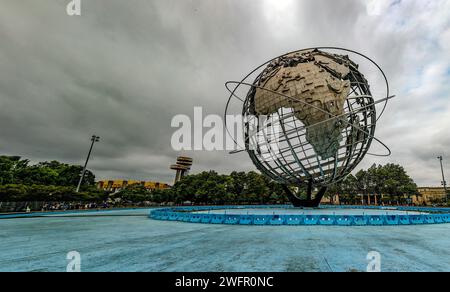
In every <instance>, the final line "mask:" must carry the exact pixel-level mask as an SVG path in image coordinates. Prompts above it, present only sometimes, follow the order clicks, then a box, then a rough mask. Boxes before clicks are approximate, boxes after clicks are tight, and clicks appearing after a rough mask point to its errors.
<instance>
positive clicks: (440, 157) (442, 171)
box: [437, 155, 448, 202]
mask: <svg viewBox="0 0 450 292" xmlns="http://www.w3.org/2000/svg"><path fill="white" fill-rule="evenodd" d="M437 158H438V159H439V162H440V163H441V173H442V182H441V184H442V185H443V186H444V193H445V200H446V201H447V202H448V195H447V182H446V181H445V176H444V167H443V166H442V159H443V158H442V155H441V156H438V157H437Z"/></svg>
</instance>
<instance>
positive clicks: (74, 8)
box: [66, 0, 81, 16]
mask: <svg viewBox="0 0 450 292" xmlns="http://www.w3.org/2000/svg"><path fill="white" fill-rule="evenodd" d="M66 12H67V15H69V16H80V15H81V0H72V1H70V2H69V3H68V4H67V6H66Z"/></svg>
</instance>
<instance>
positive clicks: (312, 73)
mask: <svg viewBox="0 0 450 292" xmlns="http://www.w3.org/2000/svg"><path fill="white" fill-rule="evenodd" d="M350 63H351V61H350V60H349V59H348V58H347V57H344V56H339V57H338V56H336V55H331V54H329V53H326V52H322V51H319V50H311V51H305V52H297V53H293V54H289V55H285V56H282V57H280V58H278V59H276V60H274V61H273V62H271V63H270V64H269V65H268V66H267V67H266V69H265V70H264V71H263V73H262V75H261V78H260V80H259V82H258V86H260V87H263V88H264V89H261V88H256V92H255V96H254V100H255V110H256V113H257V114H262V115H270V114H272V113H274V112H276V111H278V110H279V109H280V108H282V107H285V108H292V109H293V110H294V116H295V117H296V118H297V119H299V120H300V121H301V122H302V123H303V124H304V125H305V126H306V140H307V141H308V142H309V143H310V144H311V145H312V146H313V148H314V150H315V152H316V153H317V154H318V155H319V156H320V157H321V158H322V159H327V158H330V157H333V156H334V155H335V154H336V152H337V150H338V148H339V143H340V142H341V141H342V139H343V136H342V134H341V131H342V129H343V127H344V126H345V125H344V124H343V123H342V122H341V121H340V120H339V119H331V118H332V117H334V116H340V115H342V114H344V102H345V100H346V98H347V97H348V96H349V93H350V81H349V80H348V79H346V76H347V75H348V74H349V73H350V69H349V66H350ZM352 65H353V66H355V65H354V64H352ZM266 89H267V90H266ZM280 94H281V95H280Z"/></svg>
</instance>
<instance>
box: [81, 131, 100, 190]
mask: <svg viewBox="0 0 450 292" xmlns="http://www.w3.org/2000/svg"><path fill="white" fill-rule="evenodd" d="M91 141H92V143H91V147H90V148H89V153H88V156H87V158H86V162H85V163H84V167H83V172H82V173H81V177H80V181H79V182H78V186H77V190H76V192H77V193H78V192H79V191H80V187H81V183H82V182H83V179H84V174H85V173H86V167H87V164H88V162H89V158H90V157H91V153H92V148H93V147H94V143H95V142H98V141H100V137H99V136H95V135H93V136H92V137H91Z"/></svg>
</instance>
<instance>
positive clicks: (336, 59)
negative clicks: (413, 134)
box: [225, 48, 391, 207]
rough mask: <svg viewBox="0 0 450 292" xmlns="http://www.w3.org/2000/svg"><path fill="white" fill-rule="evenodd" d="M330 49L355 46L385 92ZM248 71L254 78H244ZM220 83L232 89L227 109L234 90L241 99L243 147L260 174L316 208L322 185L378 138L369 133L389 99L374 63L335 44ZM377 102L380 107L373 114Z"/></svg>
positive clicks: (301, 203)
mask: <svg viewBox="0 0 450 292" xmlns="http://www.w3.org/2000/svg"><path fill="white" fill-rule="evenodd" d="M329 50H341V51H345V52H346V53H349V52H350V53H354V54H357V55H359V56H362V57H364V58H365V59H367V60H368V61H370V62H371V63H372V64H373V65H375V66H376V67H377V69H379V71H380V72H381V74H382V75H383V77H384V80H385V81H386V96H383V98H381V99H378V100H376V99H375V98H374V97H373V96H372V93H371V90H370V86H369V84H368V81H367V80H366V78H365V77H364V75H363V74H362V73H361V72H360V71H359V70H358V68H359V66H358V64H356V63H354V62H353V61H352V60H351V59H350V58H349V56H348V55H341V54H336V53H332V52H328V51H329ZM258 70H259V71H258ZM252 74H254V75H255V76H256V77H254V78H255V79H254V81H253V82H252V83H250V81H247V79H249V77H250V76H251V75H252ZM231 84H235V87H234V88H230V85H231ZM244 85H246V86H248V87H249V88H250V89H249V90H248V93H247V95H246V96H245V98H240V97H238V96H237V94H236V92H237V90H238V88H239V87H241V86H244ZM226 86H227V88H228V89H229V90H230V92H231V96H230V98H229V100H228V103H227V108H226V111H225V113H226V114H227V111H228V106H229V104H230V100H231V98H232V97H237V98H238V99H240V100H241V101H242V102H243V107H242V115H243V119H244V123H243V134H244V137H243V139H244V143H245V145H244V146H243V148H245V150H246V151H247V152H248V154H249V156H250V158H251V160H252V161H253V163H254V164H255V166H256V167H257V168H258V169H259V170H260V171H261V172H262V173H263V174H265V175H266V176H268V177H270V178H271V179H273V180H275V181H277V182H279V183H281V184H282V185H283V186H284V189H285V191H286V192H287V193H288V195H289V198H290V200H291V202H292V203H293V204H294V206H296V207H317V206H318V205H319V204H320V201H321V199H322V197H323V195H324V193H325V191H326V189H327V186H329V185H331V184H333V183H336V182H339V181H341V180H342V179H344V178H345V177H346V176H347V175H348V174H350V172H351V171H352V170H353V169H354V168H355V167H356V166H357V165H358V163H359V162H360V161H361V160H362V159H363V158H364V156H365V155H366V154H367V153H368V150H369V148H370V146H371V144H372V141H373V140H374V139H375V140H376V141H378V142H379V143H381V141H379V140H378V139H376V138H375V136H374V135H375V127H376V122H377V120H378V118H379V117H380V116H381V114H382V112H383V111H384V109H385V107H386V104H387V100H388V99H389V98H391V97H390V96H389V86H388V83H387V79H386V77H385V75H384V73H383V71H382V70H381V68H380V67H379V66H378V65H377V64H375V63H374V62H373V61H372V60H370V59H369V58H367V57H365V56H363V55H361V54H359V53H357V52H354V51H350V50H346V49H340V48H312V49H305V50H300V51H296V52H292V53H288V54H285V55H282V56H280V57H277V58H275V59H273V60H271V61H269V62H267V63H265V64H263V65H261V66H260V67H258V68H257V69H255V70H254V71H252V72H251V73H250V74H249V75H247V76H246V77H245V78H244V79H243V80H242V81H241V82H234V81H229V82H227V84H226ZM380 102H384V107H383V110H382V111H381V113H380V115H379V116H377V112H376V104H377V103H380ZM381 144H382V145H383V146H385V145H384V144H383V143H381ZM385 147H386V146H385ZM386 149H387V150H388V153H387V155H390V150H389V149H388V148H387V147H386ZM387 155H383V156H387ZM290 186H297V187H298V186H307V194H306V198H305V199H301V198H299V196H298V195H297V194H296V193H294V192H293V191H292V190H291V188H290ZM316 187H317V188H319V191H318V193H317V194H316V195H315V196H314V198H313V196H312V190H313V189H314V188H316Z"/></svg>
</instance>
